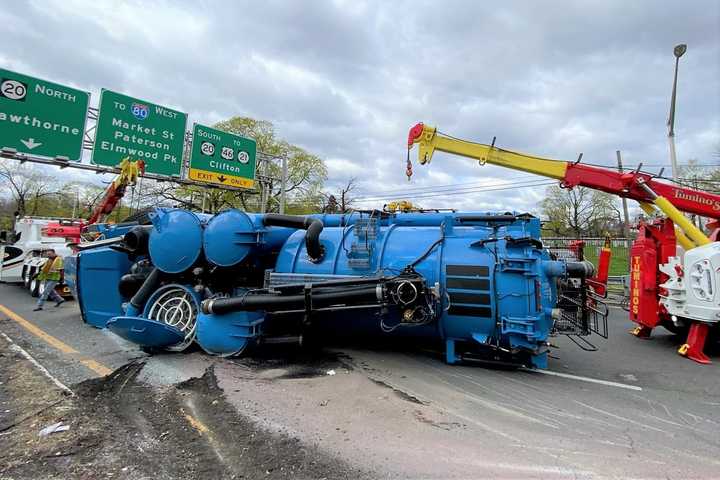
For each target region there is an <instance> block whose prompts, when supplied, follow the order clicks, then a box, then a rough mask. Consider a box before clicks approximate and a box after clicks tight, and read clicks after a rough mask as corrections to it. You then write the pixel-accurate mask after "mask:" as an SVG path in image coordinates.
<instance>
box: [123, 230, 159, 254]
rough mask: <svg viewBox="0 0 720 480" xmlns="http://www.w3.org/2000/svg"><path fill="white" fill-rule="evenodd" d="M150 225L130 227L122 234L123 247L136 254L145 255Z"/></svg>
mask: <svg viewBox="0 0 720 480" xmlns="http://www.w3.org/2000/svg"><path fill="white" fill-rule="evenodd" d="M151 229H152V227H150V226H137V227H133V228H131V229H130V231H129V232H127V233H126V234H125V235H123V243H124V244H125V247H126V248H127V249H128V250H129V251H131V252H133V253H135V254H138V255H146V254H147V253H148V242H149V241H150V230H151Z"/></svg>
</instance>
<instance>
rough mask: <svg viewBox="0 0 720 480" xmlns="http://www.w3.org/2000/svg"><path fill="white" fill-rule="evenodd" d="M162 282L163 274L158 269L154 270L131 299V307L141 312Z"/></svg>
mask: <svg viewBox="0 0 720 480" xmlns="http://www.w3.org/2000/svg"><path fill="white" fill-rule="evenodd" d="M161 280H162V272H160V270H158V269H157V268H153V270H152V272H150V275H148V277H147V278H146V279H145V281H144V282H143V284H142V286H141V287H140V288H139V289H138V291H137V292H135V295H133V297H132V298H131V299H130V305H132V306H133V307H135V308H136V309H137V310H141V309H142V308H143V307H144V306H145V302H147V300H148V298H150V295H152V294H153V293H154V292H155V290H157V288H158V287H159V286H160V281H161Z"/></svg>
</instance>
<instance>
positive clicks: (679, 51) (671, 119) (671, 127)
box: [667, 43, 687, 179]
mask: <svg viewBox="0 0 720 480" xmlns="http://www.w3.org/2000/svg"><path fill="white" fill-rule="evenodd" d="M686 51H687V45H685V44H684V43H681V44H680V45H676V46H675V49H674V50H673V54H674V55H675V78H674V80H673V88H672V96H671V97H670V115H669V116H668V123H667V125H668V144H669V146H670V165H671V166H672V176H673V179H677V178H678V166H677V155H676V153H675V99H676V96H677V78H678V65H679V64H680V57H682V56H683V54H685V52H686Z"/></svg>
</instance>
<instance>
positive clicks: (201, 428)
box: [180, 409, 210, 433]
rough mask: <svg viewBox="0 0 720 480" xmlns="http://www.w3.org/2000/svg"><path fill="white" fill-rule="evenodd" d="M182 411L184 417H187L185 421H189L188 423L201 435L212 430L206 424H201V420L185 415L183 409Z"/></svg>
mask: <svg viewBox="0 0 720 480" xmlns="http://www.w3.org/2000/svg"><path fill="white" fill-rule="evenodd" d="M180 411H181V412H182V414H183V416H184V417H185V420H187V421H188V423H189V424H190V425H191V426H192V427H193V428H194V429H195V430H197V431H198V432H199V433H207V432H208V431H209V430H210V429H209V428H208V427H207V425H205V424H204V423H202V422H201V421H200V420H198V419H197V418H195V417H193V416H192V415H190V414H189V413H185V412H184V411H183V410H182V409H180Z"/></svg>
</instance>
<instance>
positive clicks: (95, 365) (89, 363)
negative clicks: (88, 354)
mask: <svg viewBox="0 0 720 480" xmlns="http://www.w3.org/2000/svg"><path fill="white" fill-rule="evenodd" d="M80 363H82V364H83V365H85V366H86V367H87V368H89V369H90V370H92V371H93V372H95V373H97V374H98V375H100V376H101V377H104V376H106V375H110V374H111V373H112V370H111V369H110V368H108V367H106V366H105V365H103V364H102V363H100V362H96V361H95V360H93V359H91V358H85V359H83V360H80Z"/></svg>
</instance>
